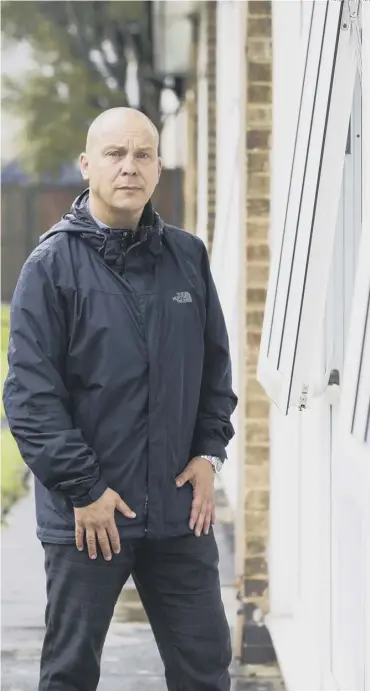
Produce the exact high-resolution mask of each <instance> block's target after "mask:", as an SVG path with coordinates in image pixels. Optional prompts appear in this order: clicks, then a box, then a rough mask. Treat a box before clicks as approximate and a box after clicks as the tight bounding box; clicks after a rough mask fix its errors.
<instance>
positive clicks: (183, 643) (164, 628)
mask: <svg viewBox="0 0 370 691" xmlns="http://www.w3.org/2000/svg"><path fill="white" fill-rule="evenodd" d="M44 549H45V569H46V575H47V607H46V635H45V640H44V645H43V650H42V656H41V676H40V684H39V691H95V689H96V688H97V686H98V683H99V677H100V661H101V655H102V650H103V645H104V641H105V638H106V634H107V631H108V628H109V624H110V622H111V619H112V615H113V611H114V607H115V605H116V602H117V599H118V597H119V594H120V592H121V589H122V587H123V586H124V584H125V583H126V581H127V579H128V578H129V576H130V574H132V576H133V579H134V581H135V585H136V587H137V590H138V593H139V595H140V598H141V600H142V603H143V606H144V608H145V610H146V613H147V615H148V619H149V621H150V624H151V627H152V630H153V633H154V636H155V639H156V642H157V645H158V649H159V652H160V655H161V658H162V660H163V663H164V667H165V675H166V681H167V688H168V689H169V691H229V689H230V677H229V672H228V667H229V664H230V662H231V645H230V633H229V627H228V624H227V621H226V617H225V612H224V608H223V605H222V601H221V590H220V582H219V574H218V549H217V545H216V542H215V538H214V535H213V532H212V531H211V532H210V533H209V535H208V536H206V535H202V536H201V537H199V538H197V537H195V536H194V535H187V536H184V537H177V538H170V539H165V540H147V539H137V540H127V541H126V540H124V541H122V546H121V553H120V554H119V555H114V556H113V558H112V561H111V562H105V561H104V559H103V557H102V555H101V554H99V556H98V558H97V559H96V560H95V561H91V560H90V559H89V557H88V554H87V552H86V551H84V552H78V550H77V549H76V547H74V546H73V545H51V544H44Z"/></svg>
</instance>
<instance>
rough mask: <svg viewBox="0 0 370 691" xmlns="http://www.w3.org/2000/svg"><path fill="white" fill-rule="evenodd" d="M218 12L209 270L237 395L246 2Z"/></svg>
mask: <svg viewBox="0 0 370 691" xmlns="http://www.w3.org/2000/svg"><path fill="white" fill-rule="evenodd" d="M217 12H218V15H217V88H216V91H217V185H216V187H217V207H216V224H215V233H214V241H213V249H212V260H211V268H212V273H213V276H214V279H215V282H216V285H217V289H218V293H219V297H220V301H221V304H222V308H223V311H224V315H225V320H226V324H227V329H228V333H229V338H230V352H231V358H232V364H233V383H234V388H235V390H236V393H237V394H238V393H239V391H238V387H239V384H241V383H242V380H241V369H240V348H241V343H242V339H243V338H244V327H243V320H242V319H241V318H240V305H241V300H240V290H241V275H242V262H243V261H244V252H243V247H244V240H243V238H244V185H243V180H244V165H245V146H244V139H245V119H244V112H245V108H244V98H245V96H244V95H245V84H244V79H245V74H244V66H245V58H244V46H245V34H244V32H245V25H246V22H245V15H244V13H245V3H241V2H238V1H237V0H230V2H219V3H218V4H217ZM231 36H232V40H230V37H231ZM203 156H204V153H203ZM242 415H244V411H242V410H241V407H240V406H238V408H237V410H236V413H235V414H234V416H233V424H234V427H235V431H236V434H235V437H234V439H233V440H232V441H231V443H230V445H229V447H228V462H227V464H226V466H225V468H224V470H223V472H222V475H221V480H222V483H223V485H224V489H225V492H226V495H227V497H228V500H229V503H230V506H231V508H232V509H233V510H234V511H236V509H237V503H238V483H239V461H240V458H239V453H238V445H239V431H240V424H239V418H240V416H242Z"/></svg>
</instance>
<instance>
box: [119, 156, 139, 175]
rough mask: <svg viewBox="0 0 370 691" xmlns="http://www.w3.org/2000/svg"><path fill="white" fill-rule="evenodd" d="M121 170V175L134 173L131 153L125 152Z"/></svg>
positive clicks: (134, 167)
mask: <svg viewBox="0 0 370 691" xmlns="http://www.w3.org/2000/svg"><path fill="white" fill-rule="evenodd" d="M121 172H122V174H123V175H136V173H137V171H136V165H135V159H134V157H133V156H132V155H131V154H127V155H126V156H124V157H123V159H122V164H121Z"/></svg>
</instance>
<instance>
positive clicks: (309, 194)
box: [257, 0, 358, 414]
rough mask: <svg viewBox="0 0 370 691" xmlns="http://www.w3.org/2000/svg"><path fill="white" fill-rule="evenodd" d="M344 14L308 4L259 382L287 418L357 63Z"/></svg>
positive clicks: (321, 294) (303, 390)
mask: <svg viewBox="0 0 370 691" xmlns="http://www.w3.org/2000/svg"><path fill="white" fill-rule="evenodd" d="M347 10H348V7H347V4H346V3H343V2H332V1H331V0H326V1H325V2H323V1H322V0H316V2H315V3H314V4H313V11H312V19H311V29H310V37H309V41H308V48H307V59H306V66H305V71H304V77H303V85H302V94H301V106H300V109H299V116H298V122H297V132H296V141H295V147H294V154H293V161H292V166H291V178H290V185H289V192H288V200H287V205H286V214H285V222H284V228H283V229H282V233H281V238H280V243H277V247H276V248H275V250H276V251H275V252H274V254H273V257H272V264H271V271H270V280H269V286H268V291H267V300H266V307H265V316H264V324H263V331H262V339H261V347H260V353H259V363H258V375H257V376H258V380H259V381H260V383H261V384H262V386H263V387H264V388H265V390H266V392H267V394H268V395H269V397H270V398H271V399H272V401H273V402H274V403H275V404H276V405H277V406H278V407H279V408H280V409H281V410H282V412H283V413H284V414H287V412H288V409H289V407H290V406H298V407H300V408H303V407H306V405H307V393H308V389H309V384H310V383H311V382H310V376H311V373H310V369H311V366H312V362H313V357H312V356H313V351H314V346H315V334H317V333H318V331H319V330H320V329H322V326H323V318H324V313H325V302H326V291H327V285H328V280H329V273H330V264H331V255H332V248H333V239H334V233H335V226H336V219H337V212H338V204H339V198H340V191H341V181H342V170H343V162H344V156H345V150H346V141H347V133H348V123H349V118H350V113H351V107H352V98H353V90H354V83H355V74H356V65H357V58H356V53H357V46H358V33H357V30H356V29H357V26H356V22H355V21H353V22H349V23H348V24H347V26H348V27H349V28H347V29H344V27H343V25H344V23H345V21H347V15H346V12H347ZM279 244H280V246H279Z"/></svg>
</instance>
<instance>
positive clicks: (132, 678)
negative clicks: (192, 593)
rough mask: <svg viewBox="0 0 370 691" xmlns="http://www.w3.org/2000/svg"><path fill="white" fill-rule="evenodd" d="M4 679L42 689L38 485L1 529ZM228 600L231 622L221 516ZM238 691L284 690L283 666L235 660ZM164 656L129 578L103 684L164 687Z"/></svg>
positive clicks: (7, 685)
mask: <svg viewBox="0 0 370 691" xmlns="http://www.w3.org/2000/svg"><path fill="white" fill-rule="evenodd" d="M1 538H2V545H1V556H2V564H1V575H2V637H1V638H2V639H1V648H2V684H1V688H2V690H3V691H36V689H37V680H38V667H39V656H40V650H41V645H42V639H43V634H44V608H45V578H44V567H43V550H42V547H41V546H40V544H39V542H38V540H37V538H36V536H35V518H34V501H33V491H32V490H31V492H30V493H29V494H28V495H27V496H26V497H25V498H24V499H22V500H21V501H20V502H19V503H18V504H17V505H16V506H15V507H14V508H13V510H12V511H11V512H10V514H9V515H8V517H7V519H6V526H5V527H3V528H2V531H1ZM217 541H218V545H219V551H220V573H221V583H222V592H223V600H224V604H225V608H226V613H227V616H228V619H229V623H230V626H231V628H233V626H234V623H235V616H236V609H237V603H236V600H235V590H234V587H233V580H234V573H233V561H234V559H233V554H232V552H231V545H230V540H227V539H226V536H225V531H224V530H223V527H222V521H221V522H219V524H218V528H217ZM232 675H233V682H232V683H233V686H232V691H280V690H281V689H282V686H281V684H280V681H279V677H278V674H277V671H276V670H275V669H274V668H272V669H271V673H268V672H267V671H266V670H265V671H264V674H263V677H262V678H261V679H260V680H257V679H253V678H252V677H251V676H250V675H248V674H246V673H245V672H243V670H242V669H241V668H240V667H238V666H236V665H235V666H234V667H233V670H232ZM165 689H166V685H165V681H164V676H163V667H162V662H161V660H160V658H159V655H158V652H157V648H156V645H155V641H154V639H153V636H152V633H151V630H150V627H149V625H148V623H147V621H146V617H145V613H144V612H143V610H142V608H141V605H140V604H139V603H138V601H137V597H136V591H135V590H134V585H133V583H132V582H128V584H127V585H126V587H125V588H124V590H123V592H122V596H121V599H120V601H119V602H118V604H117V608H116V612H115V617H114V621H113V622H112V625H111V628H110V630H109V633H108V637H107V641H106V645H105V649H104V655H103V662H102V677H101V682H100V685H99V691H165Z"/></svg>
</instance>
